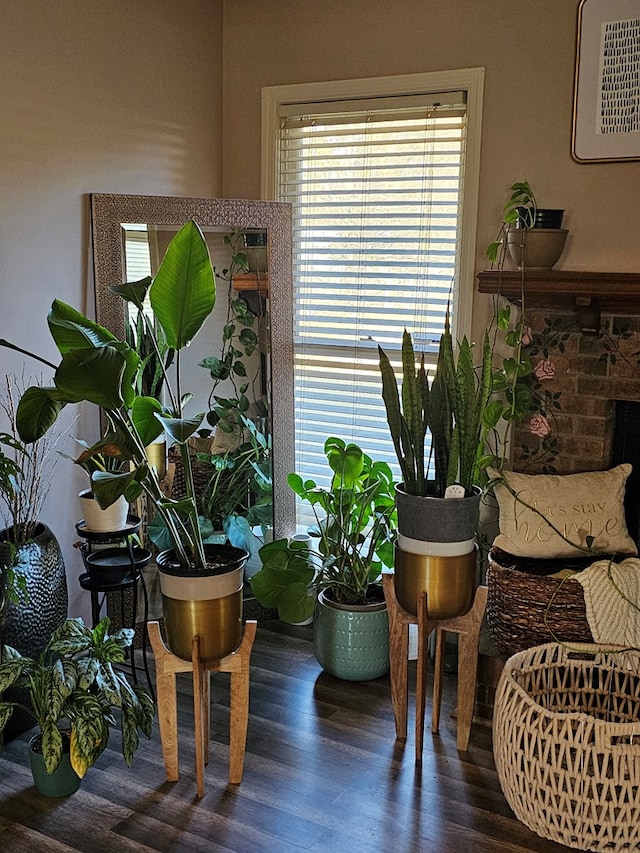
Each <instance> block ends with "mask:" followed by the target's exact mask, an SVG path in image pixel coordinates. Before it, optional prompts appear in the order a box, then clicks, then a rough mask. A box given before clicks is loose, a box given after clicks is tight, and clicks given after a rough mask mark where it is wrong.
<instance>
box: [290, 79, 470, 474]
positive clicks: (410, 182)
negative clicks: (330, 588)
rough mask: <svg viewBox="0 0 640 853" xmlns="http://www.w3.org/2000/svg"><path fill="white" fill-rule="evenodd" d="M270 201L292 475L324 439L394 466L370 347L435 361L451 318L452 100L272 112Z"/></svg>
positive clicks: (459, 132)
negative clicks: (284, 330)
mask: <svg viewBox="0 0 640 853" xmlns="http://www.w3.org/2000/svg"><path fill="white" fill-rule="evenodd" d="M280 116H281V128H280V139H279V152H280V153H279V182H280V186H279V194H278V197H279V198H280V200H282V201H290V202H292V204H293V223H294V224H293V228H294V234H293V246H294V259H293V260H294V335H295V372H296V377H295V394H296V399H295V405H296V470H297V471H299V472H300V473H302V474H303V475H306V476H312V477H314V479H322V477H321V474H324V473H325V471H326V467H327V466H326V461H325V459H324V456H323V452H322V450H323V444H324V441H325V439H326V438H327V437H328V436H330V435H338V436H340V437H342V438H344V439H345V440H347V441H349V440H353V441H356V442H357V443H359V444H360V445H361V446H362V447H363V449H364V450H365V451H366V452H367V453H369V454H370V455H371V456H373V457H374V458H375V459H386V460H387V461H388V462H390V463H392V464H393V467H394V469H395V470H396V471H397V468H396V466H395V457H394V455H393V447H392V444H391V440H390V437H389V433H388V429H387V425H386V419H385V413H384V405H383V403H382V399H381V396H380V389H381V383H380V377H379V371H378V354H377V344H381V345H382V346H384V348H385V349H386V350H387V351H390V350H393V349H396V350H399V348H400V344H401V340H402V332H403V329H405V328H407V329H408V330H410V331H411V333H412V335H413V337H414V342H415V344H416V346H419V347H420V348H422V349H424V350H425V351H426V352H429V353H431V354H433V355H435V352H436V349H437V341H438V339H439V337H440V333H441V331H442V328H443V325H444V316H445V311H446V306H447V302H448V301H451V304H452V311H453V312H454V313H455V307H456V297H457V258H458V247H459V240H460V229H459V223H460V217H461V205H462V193H463V173H464V151H465V116H466V110H465V97H464V94H463V93H461V92H457V93H452V92H449V93H442V94H440V95H437V96H436V95H434V96H424V97H423V96H410V97H406V98H402V97H399V98H395V97H392V98H384V99H378V100H375V101H366V102H362V101H347V102H341V103H333V104H299V105H282V106H281V107H280Z"/></svg>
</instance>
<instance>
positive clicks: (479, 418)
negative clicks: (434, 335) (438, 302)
mask: <svg viewBox="0 0 640 853" xmlns="http://www.w3.org/2000/svg"><path fill="white" fill-rule="evenodd" d="M378 350H379V357H380V371H381V376H382V396H383V399H384V403H385V408H386V412H387V421H388V424H389V429H390V432H391V438H392V440H393V445H394V448H395V451H396V455H397V458H398V463H399V465H400V470H401V472H402V478H403V480H402V483H400V484H399V485H398V486H397V487H396V501H397V507H398V542H397V546H396V555H395V574H394V579H395V588H396V595H397V598H398V601H399V602H400V604H401V605H402V607H404V609H405V610H407V611H408V612H410V613H413V614H415V613H416V611H417V600H418V596H419V595H420V594H421V593H422V591H426V592H427V593H428V596H429V605H428V607H429V613H430V615H431V616H432V617H433V618H448V617H451V616H455V615H458V614H460V613H464V612H465V611H466V610H467V609H468V608H469V606H470V605H471V602H472V600H473V591H474V589H475V582H476V556H475V535H476V529H477V525H478V516H479V509H480V497H481V489H480V488H479V483H480V479H481V477H480V471H481V470H482V467H483V466H484V465H486V464H487V462H486V460H484V459H483V456H484V455H485V448H486V445H487V438H488V435H489V432H490V431H491V430H492V429H494V428H495V426H496V424H497V422H498V420H499V419H500V417H501V415H502V413H503V406H502V404H501V402H500V401H494V402H493V403H490V398H491V394H492V390H493V373H494V371H493V364H492V356H493V352H492V346H491V343H490V339H489V334H488V332H486V333H485V336H484V342H483V348H482V363H481V365H480V367H479V368H478V369H477V370H476V367H475V365H474V360H473V347H472V345H471V344H470V343H469V341H468V340H467V338H466V337H465V338H463V340H462V342H461V343H460V344H459V346H458V352H457V357H456V355H455V354H454V348H453V340H452V336H451V331H450V327H449V313H448V311H447V316H446V320H445V328H444V332H443V334H442V336H441V339H440V346H439V351H438V359H437V364H436V369H435V374H434V376H433V379H432V381H431V383H429V380H428V376H427V370H426V366H425V359H424V354H423V355H422V356H421V357H420V359H417V357H416V353H415V351H414V348H413V343H412V340H411V335H410V334H409V333H408V332H406V331H405V333H404V336H403V343H402V373H403V381H402V391H401V393H400V391H399V389H398V383H397V380H396V376H395V373H394V370H393V367H392V365H391V362H390V360H389V357H388V355H387V354H386V353H385V352H384V350H383V349H382V348H381V347H379V348H378ZM416 365H417V367H416ZM427 433H430V437H431V442H430V447H429V453H428V454H427V453H426V452H425V449H426V446H427V444H426V438H427ZM430 470H433V472H434V476H433V479H430V478H429V471H430ZM443 574H444V576H445V577H446V583H445V582H443V581H442V576H443Z"/></svg>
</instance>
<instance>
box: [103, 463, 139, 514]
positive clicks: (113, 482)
mask: <svg viewBox="0 0 640 853" xmlns="http://www.w3.org/2000/svg"><path fill="white" fill-rule="evenodd" d="M145 471H146V466H143V470H142V471H141V470H140V469H136V470H135V471H123V472H121V473H112V472H111V471H95V472H94V474H93V475H92V476H91V491H92V492H93V496H94V497H95V499H96V501H97V502H98V504H99V506H100V508H101V509H106V508H107V507H109V506H111V505H112V504H114V503H115V502H116V501H117V500H118V498H120V497H122V496H124V497H125V498H127V502H128V503H132V502H133V501H134V500H136V498H138V497H139V496H140V495H141V494H142V486H141V485H140V483H139V479H140V478H141V477H142V476H143V475H144V472H145Z"/></svg>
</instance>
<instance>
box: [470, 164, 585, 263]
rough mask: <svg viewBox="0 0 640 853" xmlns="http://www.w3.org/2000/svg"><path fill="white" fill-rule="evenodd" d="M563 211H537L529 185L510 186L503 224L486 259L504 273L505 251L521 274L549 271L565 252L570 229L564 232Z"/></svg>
mask: <svg viewBox="0 0 640 853" xmlns="http://www.w3.org/2000/svg"><path fill="white" fill-rule="evenodd" d="M563 214H564V210H558V209H554V208H541V207H538V203H537V201H536V197H535V195H534V192H533V190H532V189H531V185H530V184H529V182H528V181H517V182H516V183H515V184H513V185H512V186H511V196H510V197H509V199H508V200H507V202H506V203H505V204H504V206H503V208H502V224H501V226H500V230H499V232H498V235H497V237H496V239H495V240H494V241H493V242H492V243H490V244H489V246H488V248H487V258H488V259H489V260H490V261H491V262H492V263H496V262H497V263H498V268H499V269H500V270H503V269H504V262H505V258H506V251H505V249H507V248H508V253H509V256H510V258H511V260H512V261H513V262H514V263H515V264H516V266H517V267H518V269H519V270H524V269H526V270H547V269H551V267H552V266H553V265H554V264H556V263H557V262H558V260H559V259H560V255H561V254H562V252H563V251H564V246H565V243H566V240H567V234H568V233H569V231H568V229H566V228H561V225H562V217H563Z"/></svg>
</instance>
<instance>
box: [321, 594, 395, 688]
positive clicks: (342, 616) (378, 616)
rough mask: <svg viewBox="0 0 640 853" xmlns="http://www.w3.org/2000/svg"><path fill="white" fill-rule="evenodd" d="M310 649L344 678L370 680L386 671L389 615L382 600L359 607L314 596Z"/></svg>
mask: <svg viewBox="0 0 640 853" xmlns="http://www.w3.org/2000/svg"><path fill="white" fill-rule="evenodd" d="M313 648H314V652H315V655H316V658H317V659H318V663H319V664H320V666H321V667H322V668H323V669H324V670H325V671H326V672H328V673H329V674H330V675H334V676H335V677H336V678H342V679H344V680H345V681H371V680H372V679H374V678H380V676H382V675H385V674H386V673H387V672H388V671H389V617H388V614H387V607H386V604H385V602H384V598H383V599H382V601H375V602H374V603H372V604H365V605H361V606H359V607H355V606H346V605H340V604H336V603H334V602H333V601H331V600H330V599H329V598H328V597H327V592H326V591H322V592H320V593H319V595H318V603H317V605H316V612H315V617H314V621H313Z"/></svg>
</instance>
